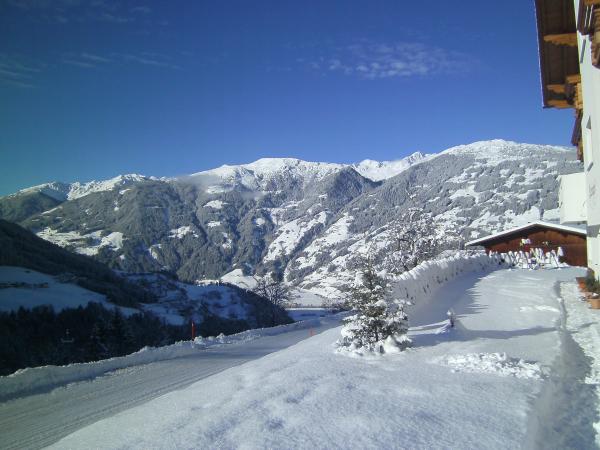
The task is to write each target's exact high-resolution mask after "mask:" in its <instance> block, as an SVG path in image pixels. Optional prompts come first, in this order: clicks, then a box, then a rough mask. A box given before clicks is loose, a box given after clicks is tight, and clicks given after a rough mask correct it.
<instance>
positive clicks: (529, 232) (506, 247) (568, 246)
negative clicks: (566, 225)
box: [482, 227, 587, 266]
mask: <svg viewBox="0 0 600 450" xmlns="http://www.w3.org/2000/svg"><path fill="white" fill-rule="evenodd" d="M523 239H529V240H530V242H531V243H530V244H523V243H522V242H523ZM482 245H483V246H484V247H485V249H486V250H488V251H494V252H499V253H507V252H509V251H513V252H514V251H519V250H523V251H529V250H530V249H532V248H541V249H542V250H544V251H545V252H549V251H552V250H554V251H556V249H557V248H558V247H561V248H562V249H563V252H564V256H563V258H562V261H564V262H566V263H567V264H569V265H571V266H586V265H587V249H586V238H585V236H582V235H578V234H573V233H567V232H563V231H558V230H548V229H544V228H541V227H539V228H530V229H525V230H519V231H517V232H515V233H511V234H509V235H504V236H498V238H495V239H490V240H489V241H486V242H485V243H482Z"/></svg>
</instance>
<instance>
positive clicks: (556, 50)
mask: <svg viewBox="0 0 600 450" xmlns="http://www.w3.org/2000/svg"><path fill="white" fill-rule="evenodd" d="M535 11H536V19H537V32H538V51H539V56H540V77H541V81H542V98H543V103H544V107H545V108H549V107H559V108H565V107H569V106H572V105H573V94H574V93H573V92H570V89H569V86H568V85H569V84H574V82H573V81H572V78H571V81H569V77H574V76H577V75H578V74H579V56H578V53H577V34H576V24H575V10H574V6H573V0H535Z"/></svg>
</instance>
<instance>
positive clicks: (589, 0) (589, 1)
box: [583, 0, 600, 6]
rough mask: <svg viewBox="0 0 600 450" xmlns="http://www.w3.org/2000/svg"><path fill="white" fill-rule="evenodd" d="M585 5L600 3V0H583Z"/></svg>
mask: <svg viewBox="0 0 600 450" xmlns="http://www.w3.org/2000/svg"><path fill="white" fill-rule="evenodd" d="M583 3H584V4H585V6H594V5H600V0H583Z"/></svg>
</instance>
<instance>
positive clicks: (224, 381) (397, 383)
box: [0, 269, 597, 449]
mask: <svg viewBox="0 0 600 450" xmlns="http://www.w3.org/2000/svg"><path fill="white" fill-rule="evenodd" d="M583 273H584V271H583V269H555V270H537V271H528V270H508V269H504V270H498V271H495V272H491V273H489V272H475V273H469V274H465V275H462V276H461V277H459V278H456V279H455V280H453V281H450V282H448V283H446V284H444V285H443V286H442V287H441V288H440V289H438V290H437V292H436V293H435V294H434V295H432V296H431V297H430V298H429V299H428V301H424V302H419V303H418V304H417V305H416V306H415V307H413V308H412V309H411V310H410V311H409V313H410V315H411V323H412V325H413V327H412V329H411V337H412V339H413V343H414V344H413V348H411V349H409V350H408V351H406V352H403V353H401V354H391V355H384V356H377V357H370V358H367V357H362V358H360V357H357V358H350V357H347V356H343V355H339V354H336V353H335V351H334V348H333V343H334V342H335V341H336V339H338V337H339V336H340V329H339V328H334V329H331V330H327V331H324V332H323V333H322V334H319V335H317V336H314V337H311V338H309V339H306V340H304V341H302V342H299V343H297V344H296V345H293V346H291V347H289V348H286V349H285V350H282V351H279V352H275V353H271V354H269V355H268V356H265V357H263V358H260V359H257V360H254V361H251V362H248V363H246V364H243V365H240V366H237V367H232V368H231V369H228V370H225V371H223V372H221V373H219V374H218V375H216V376H212V377H208V378H205V379H203V380H201V381H198V382H197V383H194V384H192V385H190V386H189V387H187V388H185V389H182V390H178V391H173V392H170V393H168V394H166V395H164V396H162V397H159V398H155V399H154V400H152V401H149V402H146V403H144V404H140V405H139V406H136V407H135V408H131V409H127V410H125V411H123V412H121V413H119V414H117V415H115V416H112V417H108V418H106V419H104V420H101V421H99V422H96V423H94V424H93V425H90V426H88V427H85V428H82V429H81V430H79V431H77V432H75V433H73V434H72V435H70V436H67V437H66V438H64V439H63V440H61V441H60V442H58V443H57V444H56V445H55V446H54V447H55V448H83V447H86V448H87V447H94V448H117V447H118V448H165V447H169V448H181V447H184V448H361V449H364V448H411V449H417V448H427V449H429V448H473V449H475V448H476V449H485V448H511V449H512V448H522V447H525V448H591V447H594V446H595V431H594V428H593V423H594V421H595V418H596V417H597V410H596V404H597V399H596V398H595V397H592V398H593V399H594V400H593V402H591V403H590V402H589V401H588V402H587V403H585V402H580V399H581V398H582V395H584V394H587V393H589V392H588V391H587V390H586V389H588V388H589V386H590V385H587V384H585V383H583V382H584V381H585V379H586V376H587V374H589V373H590V370H591V369H590V367H588V366H586V360H582V361H579V363H580V364H578V365H574V366H570V365H569V361H570V358H572V357H574V356H576V352H575V351H574V348H572V347H570V346H569V345H568V342H569V341H568V340H569V339H570V335H571V333H572V332H573V331H570V330H569V328H568V326H567V327H566V328H565V327H564V323H565V317H569V316H568V314H566V315H565V313H563V312H562V311H563V305H565V306H566V308H567V311H568V312H570V311H571V306H572V305H570V303H571V302H572V301H576V300H570V299H569V298H567V299H566V300H565V301H563V300H562V299H561V298H560V290H559V287H560V282H565V281H569V280H573V278H574V277H575V276H579V275H582V274H583ZM572 285H573V283H572V281H569V282H568V283H566V284H563V285H562V286H563V295H564V289H566V288H568V287H569V286H572ZM450 307H451V308H453V309H454V311H455V313H456V314H457V317H458V325H457V327H456V328H454V329H451V330H450V331H449V332H443V331H442V330H443V329H444V319H445V317H446V311H447V310H448V308H450ZM577 307H582V308H583V305H582V304H578V305H577ZM582 314H588V315H589V316H587V317H589V318H590V319H595V314H596V312H595V311H587V310H585V311H584V310H582ZM584 322H586V320H584ZM567 323H568V321H567ZM585 328H586V327H583V326H581V327H580V329H585ZM587 328H589V327H587ZM592 341H593V342H595V341H594V340H592ZM593 346H594V345H592V347H593ZM577 348H579V347H577ZM240 350H242V348H241V347H240ZM579 350H580V351H581V349H579ZM592 353H593V352H592ZM588 363H589V361H588ZM589 364H591V363H589ZM589 364H588V365H589ZM140 370H141V369H140ZM564 373H569V379H568V380H566V378H565V377H564ZM566 381H568V383H569V384H568V386H567V385H566ZM561 383H562V384H561ZM92 384H93V383H92ZM76 386H77V385H76ZM567 387H568V389H567ZM65 389H66V390H68V389H69V387H67V388H65ZM557 392H562V393H563V394H564V395H549V394H552V393H557ZM566 393H569V394H568V395H567V394H566ZM587 397H588V398H589V397H590V396H589V395H587ZM577 406H578V407H577ZM562 410H566V411H569V414H567V415H565V414H560V413H557V411H562ZM0 420H2V419H0ZM0 423H2V422H0ZM18 427H21V425H19V426H18ZM552 430H554V433H552V432H551V431H552Z"/></svg>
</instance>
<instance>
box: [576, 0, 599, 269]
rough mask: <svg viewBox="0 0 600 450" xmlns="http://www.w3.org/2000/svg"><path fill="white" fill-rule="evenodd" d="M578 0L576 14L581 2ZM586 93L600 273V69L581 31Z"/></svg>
mask: <svg viewBox="0 0 600 450" xmlns="http://www.w3.org/2000/svg"><path fill="white" fill-rule="evenodd" d="M580 1H583V0H574V4H575V16H576V17H577V11H579V3H580ZM577 40H578V47H579V68H580V73H581V87H582V94H583V119H582V121H581V134H582V138H583V149H584V153H583V155H584V173H585V178H586V198H587V201H586V203H587V232H588V236H587V250H588V266H589V267H590V268H591V269H592V270H594V273H595V274H596V277H600V69H599V68H597V67H594V66H593V65H592V59H591V42H590V38H589V37H588V36H583V35H581V34H579V33H577Z"/></svg>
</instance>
